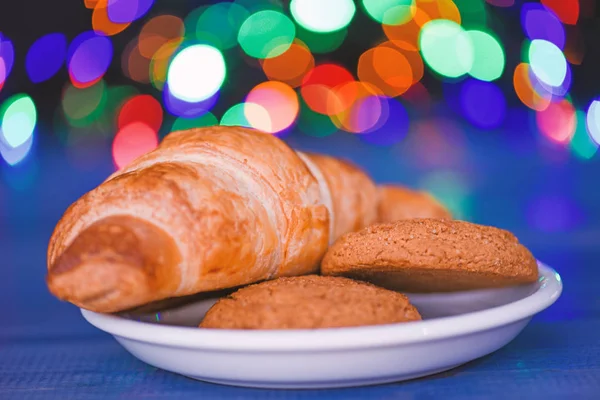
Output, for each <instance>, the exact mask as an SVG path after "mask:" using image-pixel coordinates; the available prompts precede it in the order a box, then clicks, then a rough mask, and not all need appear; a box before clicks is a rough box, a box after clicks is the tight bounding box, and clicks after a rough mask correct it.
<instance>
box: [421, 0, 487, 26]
mask: <svg viewBox="0 0 600 400" xmlns="http://www.w3.org/2000/svg"><path fill="white" fill-rule="evenodd" d="M425 1H427V0H425ZM453 1H454V3H455V4H456V7H457V8H458V11H459V12H460V17H461V25H462V26H463V27H464V28H465V29H483V28H485V27H486V26H487V12H486V5H485V0H453ZM434 2H435V1H434Z"/></svg>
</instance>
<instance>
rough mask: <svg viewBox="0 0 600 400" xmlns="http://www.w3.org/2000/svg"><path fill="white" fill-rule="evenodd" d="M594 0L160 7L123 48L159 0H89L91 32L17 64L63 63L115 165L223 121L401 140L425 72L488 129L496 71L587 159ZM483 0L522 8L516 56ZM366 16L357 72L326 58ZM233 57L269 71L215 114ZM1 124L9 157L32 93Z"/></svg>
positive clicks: (43, 72)
mask: <svg viewBox="0 0 600 400" xmlns="http://www.w3.org/2000/svg"><path fill="white" fill-rule="evenodd" d="M586 2H587V0H572V1H563V0H541V2H527V1H526V2H515V1H514V0H361V1H357V2H355V1H353V0H328V1H322V0H291V2H289V7H285V8H284V7H283V6H282V5H281V4H280V3H279V2H273V1H270V0H235V1H227V2H218V3H215V4H212V5H205V6H201V7H198V8H196V9H194V10H191V11H190V12H189V13H188V14H187V15H186V16H185V17H184V18H180V17H178V16H175V15H169V14H160V15H153V16H152V17H150V18H148V19H147V20H146V21H144V23H143V25H142V27H141V29H139V32H138V34H137V35H136V36H135V37H133V38H132V39H131V41H130V42H129V44H128V45H127V46H126V47H125V50H124V51H123V52H122V53H121V54H115V49H114V48H113V42H112V37H113V36H115V35H119V34H122V32H128V31H130V30H131V26H132V24H133V22H135V21H137V20H141V19H143V18H144V17H145V16H146V15H148V13H149V12H151V11H152V10H153V8H152V7H153V5H154V0H84V2H83V3H84V6H85V7H87V8H89V9H91V10H92V13H91V21H90V30H89V31H86V32H82V33H81V34H79V35H78V36H76V37H75V38H74V39H73V40H71V41H70V43H68V40H67V38H66V36H65V35H64V34H62V33H58V32H54V33H48V34H45V35H43V36H41V37H40V38H38V39H37V40H36V41H35V42H34V43H33V44H32V45H31V47H30V48H29V49H28V50H27V52H25V57H24V62H25V68H26V72H27V76H28V77H29V79H30V80H31V82H32V83H34V84H38V83H40V82H44V81H46V80H48V79H51V78H52V77H54V76H55V75H56V74H57V73H58V72H59V71H60V70H61V69H62V68H66V69H67V71H68V74H69V82H68V83H67V84H66V85H65V87H64V90H63V93H62V99H61V102H60V112H61V115H62V118H63V119H64V121H66V125H67V126H68V127H70V128H71V129H72V130H73V131H74V132H76V131H77V129H82V128H87V127H91V126H93V127H94V128H93V130H95V131H98V132H101V133H102V134H103V135H110V136H111V140H112V144H113V145H112V151H113V159H114V162H115V165H116V167H117V168H121V167H123V166H124V165H125V164H127V163H128V162H129V161H131V160H132V159H133V158H135V157H137V156H139V155H141V154H143V153H145V152H147V151H150V150H152V149H153V148H155V147H156V146H157V144H158V142H159V135H160V132H165V131H169V130H177V129H185V128H190V127H194V126H210V125H216V124H223V125H244V126H249V127H253V128H256V129H260V130H263V131H265V132H268V133H272V134H277V135H285V134H286V133H287V132H289V131H290V130H291V129H293V128H294V127H295V128H297V129H298V131H300V132H302V133H304V134H307V135H310V136H313V137H317V138H318V137H324V136H328V135H330V134H332V133H334V132H337V131H345V132H348V133H349V134H357V135H359V137H360V139H361V140H362V141H363V142H365V143H369V144H371V145H375V146H392V145H394V144H396V143H398V142H400V141H402V140H403V139H404V138H405V137H406V136H407V133H408V132H409V130H410V129H411V124H414V123H416V122H417V121H414V120H413V121H411V117H410V113H409V112H408V111H407V107H415V106H416V107H421V108H423V109H426V108H427V107H428V104H429V103H428V99H429V97H428V96H429V95H428V91H427V89H426V87H425V86H424V84H423V77H424V75H425V74H426V73H428V74H432V75H433V76H434V77H435V78H436V79H438V80H440V81H442V82H443V84H444V85H445V87H446V89H445V90H444V96H445V100H446V102H447V103H448V104H449V105H450V108H452V109H453V110H455V111H456V112H457V114H458V115H460V116H462V117H463V118H464V119H465V120H466V121H467V122H468V123H470V124H472V125H473V126H474V127H476V128H478V129H482V130H492V129H497V128H500V127H502V126H503V123H504V121H505V118H506V114H507V107H508V106H507V95H508V93H507V92H506V91H505V90H502V89H501V87H500V86H499V84H498V83H497V81H498V80H499V79H500V78H501V77H503V76H507V75H508V76H509V77H511V76H512V83H513V85H512V90H513V91H514V94H515V95H516V97H517V98H518V99H519V100H520V101H521V103H522V104H523V105H524V106H525V107H527V108H529V109H530V110H531V111H532V112H533V113H535V121H536V124H537V129H538V131H539V132H540V133H541V135H542V137H543V138H544V139H545V140H549V141H551V142H553V143H557V144H560V145H563V146H565V147H567V148H569V149H571V153H572V154H573V155H574V157H577V158H578V159H581V160H588V159H591V158H592V157H593V156H594V154H595V153H596V151H597V147H598V145H599V144H600V100H593V101H592V102H591V103H589V104H587V105H583V107H582V105H577V104H574V102H573V100H572V98H571V95H570V88H571V83H572V79H573V78H572V71H571V65H579V64H581V62H582V60H583V54H584V51H585V48H584V46H583V41H582V39H581V32H579V28H578V26H577V24H578V22H579V21H580V20H581V19H582V18H586V9H588V8H589V7H587V6H586V4H587V3H586ZM490 7H504V8H508V7H520V22H521V26H522V29H523V34H524V37H525V40H524V41H523V51H522V55H521V59H520V60H519V63H518V64H517V65H507V57H506V54H505V46H504V45H503V43H502V42H501V41H500V39H499V38H498V36H497V34H496V33H495V32H493V31H492V29H491V28H490V27H489V20H490V15H489V12H488V11H489V8H490ZM358 13H364V14H365V15H366V16H367V17H368V18H370V19H371V20H373V21H375V22H376V23H378V24H380V26H381V35H380V36H381V37H380V38H379V39H380V40H379V41H376V42H374V44H373V45H372V46H371V47H370V48H368V49H366V50H365V51H364V52H362V54H361V55H360V56H359V57H358V59H357V60H356V65H355V69H348V68H346V67H344V66H342V65H340V64H337V63H333V62H331V61H328V60H327V59H326V58H324V57H322V55H324V54H325V55H327V53H329V52H332V51H334V50H336V49H337V48H339V47H340V46H341V45H342V44H343V43H344V41H345V40H346V38H347V36H348V31H349V30H350V29H360V28H357V27H353V21H354V20H355V19H356V18H357V14H358ZM14 58H15V50H14V48H13V44H12V42H11V41H10V38H7V37H5V36H2V35H1V34H0V90H1V89H2V87H3V86H4V83H5V82H6V80H7V79H10V73H11V70H12V68H13V64H14ZM240 62H241V63H240ZM115 63H116V64H119V65H120V67H121V69H122V71H123V74H124V75H125V76H126V77H128V78H129V79H131V80H132V81H133V82H135V84H136V85H137V86H139V85H147V86H148V90H147V91H145V94H140V93H139V91H138V90H137V89H136V88H135V87H134V86H133V85H125V86H113V85H109V84H108V83H107V82H106V80H105V75H106V73H107V70H108V69H109V67H110V66H111V65H113V64H115ZM248 66H250V67H248ZM238 67H240V68H241V67H244V68H246V67H248V68H258V69H260V70H261V71H262V73H263V76H264V80H263V82H261V83H258V84H256V85H255V86H254V87H253V88H251V89H250V90H249V91H248V93H247V95H246V96H245V98H244V100H243V101H242V102H239V103H236V104H234V105H231V106H230V107H229V108H228V109H227V110H226V111H225V112H224V113H222V115H220V118H219V116H218V115H215V112H214V107H215V105H216V104H217V102H219V100H220V98H221V93H222V91H223V90H226V88H227V85H228V84H229V83H230V79H229V77H228V75H229V74H231V73H232V71H234V69H235V68H238ZM133 82H132V83H133ZM482 99H483V100H482ZM578 107H579V108H578ZM0 121H1V126H0V154H1V155H2V158H3V159H4V160H5V161H6V163H8V164H9V165H16V164H18V163H19V162H21V161H22V160H23V159H25V158H26V157H27V154H28V153H29V151H30V149H31V148H32V143H33V142H34V140H35V126H36V122H37V111H36V105H35V104H34V102H33V100H32V98H31V97H29V95H28V94H26V93H20V94H15V95H13V96H11V97H8V98H6V99H5V100H4V101H3V103H2V105H1V107H0ZM111 132H112V133H111ZM114 132H116V133H114ZM64 143H66V144H68V143H69V140H65V141H64ZM434 180H435V181H437V178H436V179H434ZM432 187H433V186H432Z"/></svg>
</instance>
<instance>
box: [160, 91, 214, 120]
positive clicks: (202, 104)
mask: <svg viewBox="0 0 600 400" xmlns="http://www.w3.org/2000/svg"><path fill="white" fill-rule="evenodd" d="M218 99H219V92H217V93H215V94H214V95H212V96H211V97H209V98H208V99H205V100H202V101H197V102H187V101H184V100H181V99H178V98H177V97H175V96H174V95H172V94H171V90H170V89H169V85H165V86H164V88H163V104H164V106H165V108H166V110H167V111H168V112H169V113H171V114H173V115H176V116H179V117H184V118H195V117H199V116H200V115H202V114H204V113H206V112H207V111H209V110H210V109H212V108H213V107H214V105H215V104H216V102H217V100H218Z"/></svg>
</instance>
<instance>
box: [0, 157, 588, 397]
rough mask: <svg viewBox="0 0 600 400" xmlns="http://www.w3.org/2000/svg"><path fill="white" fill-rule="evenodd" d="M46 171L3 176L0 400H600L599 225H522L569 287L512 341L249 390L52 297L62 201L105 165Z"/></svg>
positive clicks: (55, 165)
mask: <svg viewBox="0 0 600 400" xmlns="http://www.w3.org/2000/svg"><path fill="white" fill-rule="evenodd" d="M36 168H37V169H35V170H34V172H33V173H34V174H37V177H36V179H37V180H36V181H35V182H36V183H35V184H29V185H27V184H23V186H19V185H17V184H15V181H11V182H12V183H10V182H9V183H10V184H11V185H12V186H11V188H12V189H11V191H10V192H8V191H7V190H6V187H7V186H8V185H7V186H5V187H4V192H3V189H2V185H1V183H2V182H8V180H9V179H13V178H14V176H12V177H11V175H9V174H7V172H6V171H4V174H3V175H2V178H3V179H5V181H0V266H1V268H0V304H2V306H3V318H2V322H1V323H0V399H26V398H41V399H61V400H62V399H69V398H74V399H112V398H127V399H130V398H137V397H141V398H168V399H192V398H193V399H198V398H204V399H221V398H238V399H245V398H269V399H279V398H282V399H287V398H292V399H305V398H307V399H308V398H322V399H342V398H343V399H359V398H369V399H389V398H415V399H427V398H439V397H443V398H445V399H453V398H461V399H470V398H473V399H475V398H477V399H479V398H511V399H512V398H527V399H529V398H534V397H535V398H538V397H539V398H563V397H569V398H577V399H585V398H600V296H599V293H600V292H599V290H598V288H599V285H598V282H599V281H600V269H599V268H598V267H597V263H598V261H597V260H598V257H599V256H600V246H598V237H600V236H599V235H598V232H595V233H594V232H591V233H590V232H588V233H584V234H581V232H579V236H577V235H575V234H573V235H564V236H556V235H554V236H552V235H550V236H547V237H544V238H541V239H540V238H537V236H536V235H529V236H528V235H527V234H526V231H524V230H523V231H522V233H523V236H524V237H525V242H526V243H527V244H528V245H529V246H530V247H531V248H532V250H533V252H534V253H535V254H536V256H537V257H538V258H539V259H541V260H542V261H543V262H545V263H547V264H548V265H550V266H552V267H554V268H555V269H556V270H557V271H558V272H559V273H560V274H561V275H562V278H563V281H564V291H563V294H562V296H561V298H560V299H559V300H558V301H557V302H556V303H555V304H554V305H553V306H552V307H551V308H549V309H548V310H546V311H544V312H542V313H540V314H539V315H537V316H536V317H534V318H533V320H532V322H531V323H530V324H529V325H528V326H527V327H526V328H525V330H524V331H523V332H522V333H521V334H520V335H519V336H518V337H517V338H516V339H515V340H514V341H512V342H511V343H510V344H508V345H507V346H506V347H504V348H502V349H500V350H498V351H497V352H495V353H493V354H491V355H489V356H486V357H483V358H481V359H479V360H476V361H473V362H471V363H468V364H466V365H464V366H461V367H459V368H456V369H454V370H452V371H449V372H446V373H442V374H438V375H435V376H431V377H427V378H422V379H418V380H413V381H408V382H402V383H397V384H387V385H381V386H373V387H364V388H350V389H336V390H305V391H281V390H278V391H270V390H259V389H243V388H235V387H227V386H220V385H214V384H208V383H203V382H197V381H194V380H191V379H188V378H185V377H182V376H179V375H176V374H173V373H169V372H165V371H162V370H158V369H156V368H153V367H151V366H148V365H146V364H144V363H142V362H141V361H138V360H137V359H136V358H134V357H133V356H131V355H130V354H129V353H127V352H126V351H125V350H124V349H123V348H122V347H121V346H120V345H119V344H118V343H117V342H116V341H115V340H114V339H113V338H112V337H111V336H109V335H107V334H104V333H103V332H100V331H98V330H97V329H95V328H93V327H92V326H90V325H89V324H87V323H86V322H85V321H84V320H83V318H82V317H81V315H80V313H79V310H78V309H77V308H76V307H74V306H72V305H69V304H65V303H61V302H59V301H58V300H56V299H54V298H53V297H52V296H51V295H50V294H49V293H48V292H47V290H46V287H45V284H44V274H45V249H46V245H47V240H48V238H49V236H50V234H51V231H52V228H53V226H54V224H55V223H56V221H57V220H58V218H59V217H60V214H61V212H62V211H63V210H64V208H65V207H66V206H67V205H68V204H69V203H70V202H71V201H73V200H74V199H75V198H76V197H77V196H79V195H80V194H81V193H83V192H84V191H85V190H88V189H89V188H91V187H93V186H95V185H96V184H97V183H98V182H99V181H100V180H101V178H102V177H103V176H105V174H106V170H103V169H102V168H97V169H92V170H88V171H79V172H75V171H70V170H69V169H68V167H67V166H66V164H64V165H63V164H61V161H60V159H50V160H46V161H42V162H41V164H40V165H38V166H37V167H36ZM10 173H14V171H11V172H10ZM18 173H21V174H29V173H31V172H30V171H29V172H28V171H20V172H18ZM24 179H25V178H22V177H21V180H19V181H18V182H26V179H25V180H24ZM52 188H55V189H56V188H60V190H57V191H56V192H52V190H51V189H52ZM50 193H52V195H50ZM508 224H509V225H510V223H508ZM590 235H591V236H590ZM590 237H591V238H592V239H590ZM576 238H579V239H576ZM593 238H595V239H593ZM432 356H434V355H432Z"/></svg>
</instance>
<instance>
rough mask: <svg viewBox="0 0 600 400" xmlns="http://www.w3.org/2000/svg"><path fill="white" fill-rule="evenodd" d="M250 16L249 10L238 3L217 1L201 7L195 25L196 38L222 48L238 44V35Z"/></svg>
mask: <svg viewBox="0 0 600 400" xmlns="http://www.w3.org/2000/svg"><path fill="white" fill-rule="evenodd" d="M249 16H250V13H249V12H248V10H246V9H245V8H244V7H243V6H241V5H239V4H236V3H229V2H223V3H216V4H213V5H211V6H210V7H207V8H206V9H201V10H200V12H199V16H198V19H197V22H196V24H195V26H194V28H195V29H194V30H193V32H195V35H196V39H197V40H198V41H199V42H201V43H205V44H209V45H211V46H214V47H216V48H218V49H220V50H226V49H230V48H232V47H234V46H236V45H237V43H238V41H237V35H238V31H239V30H240V27H241V26H242V24H243V23H244V21H245V20H246V19H247V18H248V17H249Z"/></svg>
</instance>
